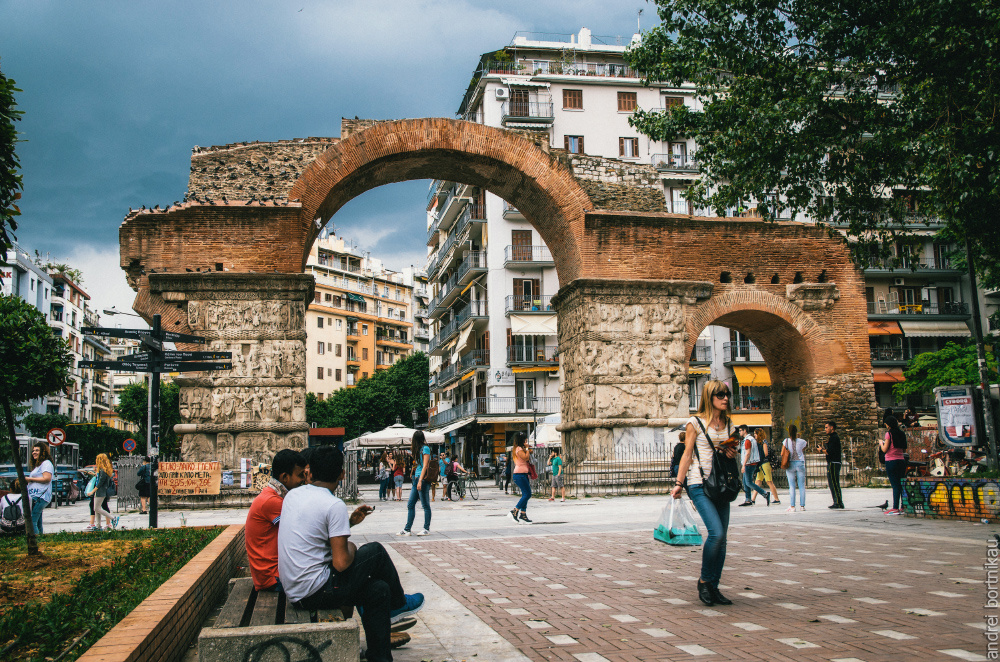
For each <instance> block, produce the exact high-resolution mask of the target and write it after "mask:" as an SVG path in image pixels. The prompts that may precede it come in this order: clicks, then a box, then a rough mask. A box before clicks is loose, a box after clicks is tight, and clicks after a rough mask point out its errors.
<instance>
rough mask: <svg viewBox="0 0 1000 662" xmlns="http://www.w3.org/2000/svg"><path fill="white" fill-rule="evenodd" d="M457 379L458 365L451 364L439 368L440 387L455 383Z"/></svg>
mask: <svg viewBox="0 0 1000 662" xmlns="http://www.w3.org/2000/svg"><path fill="white" fill-rule="evenodd" d="M457 377H458V365H456V364H454V363H452V364H450V365H446V366H445V367H443V368H441V370H440V371H439V372H438V384H439V385H441V386H446V385H448V384H450V383H451V382H453V381H455V379H456V378H457Z"/></svg>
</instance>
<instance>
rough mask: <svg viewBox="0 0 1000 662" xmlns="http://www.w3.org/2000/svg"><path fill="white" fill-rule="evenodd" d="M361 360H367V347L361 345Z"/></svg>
mask: <svg viewBox="0 0 1000 662" xmlns="http://www.w3.org/2000/svg"><path fill="white" fill-rule="evenodd" d="M361 360H362V361H367V360H368V348H367V347H362V348H361Z"/></svg>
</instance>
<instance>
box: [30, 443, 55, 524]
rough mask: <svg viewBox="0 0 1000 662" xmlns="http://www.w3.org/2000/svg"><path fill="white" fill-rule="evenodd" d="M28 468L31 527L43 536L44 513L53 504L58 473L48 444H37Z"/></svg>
mask: <svg viewBox="0 0 1000 662" xmlns="http://www.w3.org/2000/svg"><path fill="white" fill-rule="evenodd" d="M28 466H29V467H30V468H31V473H30V474H28V475H27V476H25V478H24V480H25V482H27V483H28V500H29V501H30V502H31V525H32V526H33V527H35V533H36V534H38V535H42V511H44V510H45V507H46V506H48V505H49V504H50V503H51V502H52V475H53V474H55V471H56V470H55V467H53V466H52V456H51V455H50V454H49V445H48V444H47V443H45V442H44V441H36V442H35V445H34V446H32V448H31V461H30V462H29V463H28Z"/></svg>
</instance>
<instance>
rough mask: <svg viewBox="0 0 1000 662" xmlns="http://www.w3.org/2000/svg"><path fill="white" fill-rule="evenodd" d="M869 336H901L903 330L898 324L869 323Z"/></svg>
mask: <svg viewBox="0 0 1000 662" xmlns="http://www.w3.org/2000/svg"><path fill="white" fill-rule="evenodd" d="M868 335H870V336H901V335H903V330H902V329H900V328H899V323H898V322H872V321H869V322H868Z"/></svg>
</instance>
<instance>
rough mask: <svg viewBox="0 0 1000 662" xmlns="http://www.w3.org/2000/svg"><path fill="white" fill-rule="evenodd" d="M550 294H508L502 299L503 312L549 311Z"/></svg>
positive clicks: (550, 306) (550, 303)
mask: <svg viewBox="0 0 1000 662" xmlns="http://www.w3.org/2000/svg"><path fill="white" fill-rule="evenodd" d="M551 312H554V311H553V310H552V295H551V294H546V295H544V296H543V295H537V296H525V295H521V294H509V295H507V298H506V299H505V300H504V314H505V315H510V314H511V313H518V314H520V313H551Z"/></svg>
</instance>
